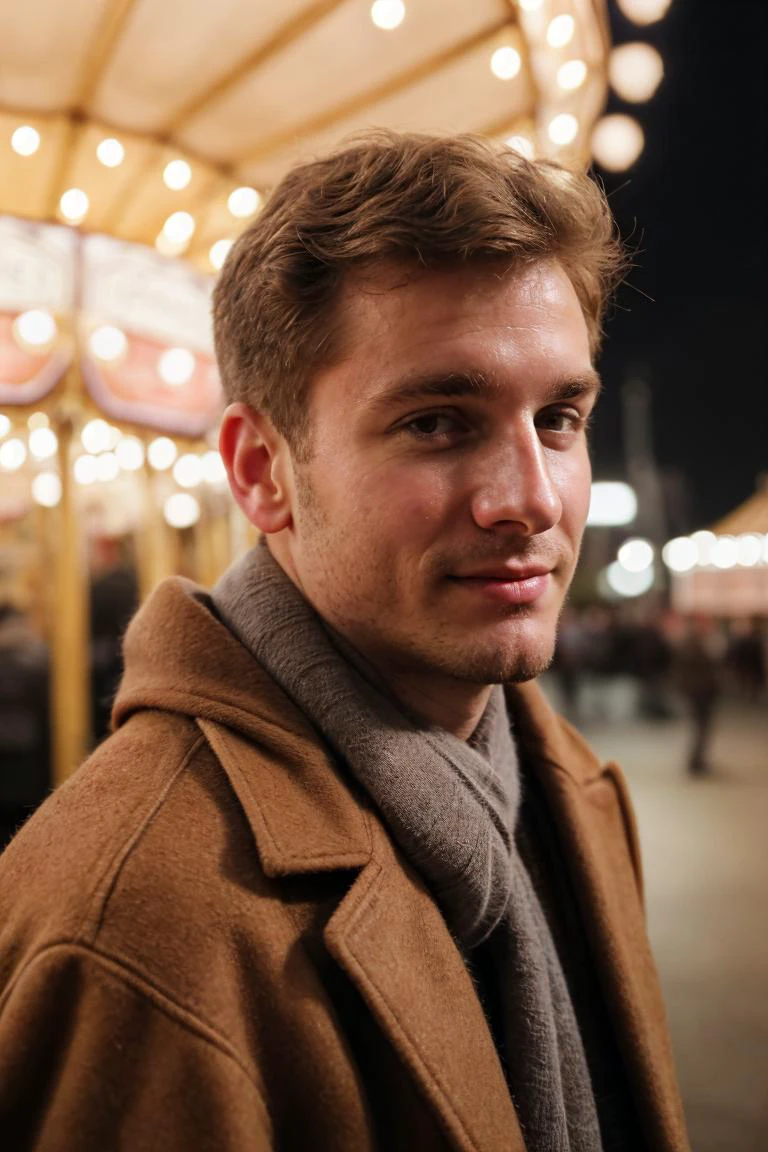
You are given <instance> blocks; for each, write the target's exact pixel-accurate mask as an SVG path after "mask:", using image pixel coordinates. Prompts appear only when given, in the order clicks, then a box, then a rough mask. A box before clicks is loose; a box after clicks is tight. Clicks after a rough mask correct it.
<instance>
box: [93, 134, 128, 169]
mask: <svg viewBox="0 0 768 1152" xmlns="http://www.w3.org/2000/svg"><path fill="white" fill-rule="evenodd" d="M96 156H97V158H98V160H99V163H100V164H103V165H104V167H105V168H119V167H120V165H121V164H122V162H123V160H125V148H123V146H122V144H121V143H120V141H119V140H115V138H114V136H108V137H106V139H104V140H102V141H100V143H99V145H98V147H97V148H96Z"/></svg>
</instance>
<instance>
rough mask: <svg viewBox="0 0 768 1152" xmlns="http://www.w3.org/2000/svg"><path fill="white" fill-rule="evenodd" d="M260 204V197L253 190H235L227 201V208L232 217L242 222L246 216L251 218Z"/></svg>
mask: <svg viewBox="0 0 768 1152" xmlns="http://www.w3.org/2000/svg"><path fill="white" fill-rule="evenodd" d="M260 204H261V196H259V194H258V192H257V191H256V189H255V188H245V187H244V188H235V190H234V192H230V194H229V199H228V200H227V208H229V211H230V212H231V213H232V215H233V216H237V217H238V218H239V219H243V220H244V219H245V217H246V216H253V214H254V212H255V211H256V210H257V209H258V207H259V205H260Z"/></svg>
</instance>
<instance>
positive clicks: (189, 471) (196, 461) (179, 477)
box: [173, 452, 203, 488]
mask: <svg viewBox="0 0 768 1152" xmlns="http://www.w3.org/2000/svg"><path fill="white" fill-rule="evenodd" d="M173 478H174V480H175V481H176V483H177V484H178V485H179V487H180V488H196V487H197V485H198V484H199V483H200V481H201V480H202V479H203V465H202V462H201V460H200V457H199V456H196V455H195V453H194V452H185V453H184V455H183V456H179V458H178V460H177V461H176V463H175V464H174V466H173Z"/></svg>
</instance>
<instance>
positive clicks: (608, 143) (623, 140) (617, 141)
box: [592, 113, 645, 172]
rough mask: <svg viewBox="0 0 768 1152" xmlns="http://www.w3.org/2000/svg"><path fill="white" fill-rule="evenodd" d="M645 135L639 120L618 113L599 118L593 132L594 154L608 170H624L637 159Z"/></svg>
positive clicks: (643, 143)
mask: <svg viewBox="0 0 768 1152" xmlns="http://www.w3.org/2000/svg"><path fill="white" fill-rule="evenodd" d="M644 145H645V136H644V134H643V130H642V128H641V127H640V125H639V124H638V122H637V120H633V118H632V117H631V116H624V115H622V114H621V113H616V114H615V115H611V116H603V118H602V119H601V120H598V122H597V124H596V125H595V129H594V131H593V133H592V154H593V156H594V157H595V160H597V162H598V164H600V165H602V167H603V168H605V169H606V170H607V171H608V172H623V171H624V169H625V168H630V167H631V166H632V165H633V164H634V162H635V161H636V160H637V158H638V156H639V155H640V153H641V152H642V150H643V147H644Z"/></svg>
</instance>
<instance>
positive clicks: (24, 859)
mask: <svg viewBox="0 0 768 1152" xmlns="http://www.w3.org/2000/svg"><path fill="white" fill-rule="evenodd" d="M126 651H127V672H126V676H125V680H124V682H123V685H122V688H121V691H120V694H119V698H118V702H117V705H116V709H115V721H116V724H117V731H116V733H115V734H114V735H113V736H112V737H111V738H110V739H109V740H108V741H107V742H106V743H105V744H103V745H102V746H101V748H99V749H98V751H97V752H96V753H95V754H94V755H93V756H92V757H91V758H90V759H89V760H88V761H87V762H86V764H85V765H83V767H82V768H81V769H80V770H79V771H78V772H77V773H76V774H75V776H74V777H73V778H72V779H71V780H70V781H69V782H68V783H67V784H66V785H64V786H63V787H62V788H60V789H59V790H58V791H57V792H56V793H55V794H54V795H53V796H52V797H50V798H49V800H48V801H47V802H46V803H45V804H44V805H43V807H42V809H40V810H39V811H38V812H37V813H36V814H35V816H33V817H32V819H31V820H30V821H29V822H28V823H27V825H26V826H25V827H24V829H23V830H22V831H21V833H20V834H19V835H18V836H17V837H16V839H15V840H14V841H13V842H12V844H11V846H10V847H9V848H8V849H7V851H6V852H5V854H4V855H3V857H2V858H0V1146H2V1148H3V1149H8V1152H21V1150H23V1149H31V1148H35V1149H37V1150H39V1152H91V1150H93V1152H111V1150H112V1149H121V1150H123V1149H124V1150H126V1152H192V1150H195V1152H208V1150H210V1152H264V1150H266V1149H275V1150H278V1149H279V1150H280V1152H292V1150H297V1152H298V1150H305V1149H306V1150H309V1149H311V1150H312V1152H374V1150H376V1152H390V1150H396V1152H448V1150H453V1152H458V1150H463V1152H523V1147H524V1146H523V1142H522V1138H521V1135H520V1130H519V1126H518V1124H517V1120H516V1117H515V1113H514V1110H513V1106H512V1104H511V1101H510V1097H509V1093H508V1091H507V1088H506V1085H505V1082H504V1077H503V1073H502V1070H501V1067H500V1064H499V1060H498V1058H497V1055H496V1051H495V1048H494V1044H493V1041H492V1039H491V1035H490V1033H489V1030H488V1027H487V1025H486V1021H485V1017H484V1015H483V1011H482V1008H481V1006H480V1003H479V1002H478V999H477V996H476V994H475V992H474V990H473V986H472V982H471V979H470V977H469V976H468V974H467V971H466V968H465V966H464V964H463V962H462V959H461V957H460V955H459V953H458V951H457V949H456V947H455V946H454V943H453V941H452V939H451V937H450V935H449V933H448V931H447V929H446V926H445V923H444V921H443V919H442V917H441V915H440V912H439V911H438V909H437V907H436V906H435V904H434V903H433V901H432V899H431V898H430V896H429V894H428V893H427V891H426V889H425V887H424V885H423V883H422V882H421V880H420V879H419V877H418V876H417V875H416V874H415V873H414V872H413V870H412V869H411V868H410V867H409V866H408V865H407V863H406V862H405V861H404V860H403V859H402V857H401V856H400V855H399V854H398V853H397V851H396V850H395V849H394V848H393V845H392V842H391V840H390V838H389V836H388V835H387V833H386V831H385V830H384V828H383V827H382V825H381V823H380V822H379V820H378V819H377V818H376V816H375V815H374V813H373V812H372V811H371V810H370V808H369V806H368V805H367V804H366V802H365V800H364V798H363V797H362V796H361V795H360V794H359V793H358V792H356V791H355V790H354V789H353V788H352V787H351V786H350V784H349V782H348V781H347V780H346V779H344V778H342V776H341V774H340V772H339V770H338V768H337V767H336V766H335V765H334V764H333V762H332V761H331V759H330V758H329V756H328V754H327V752H326V750H325V748H324V747H323V745H322V744H321V742H320V741H319V739H318V737H317V735H316V733H315V732H314V731H313V729H311V728H310V726H309V725H308V723H307V721H306V720H305V719H304V717H303V716H302V714H301V713H300V712H298V711H297V709H296V708H295V706H294V705H293V704H292V703H291V702H290V701H289V700H288V699H287V697H286V696H285V695H284V694H283V693H282V691H281V690H280V689H279V688H278V687H277V686H276V685H275V683H274V682H273V681H272V680H270V678H269V677H268V676H267V675H266V673H265V672H264V671H263V670H262V669H260V667H259V666H258V665H257V664H256V663H255V661H254V660H253V659H252V658H251V657H250V656H249V655H248V654H247V653H246V651H245V649H244V648H242V647H241V646H240V645H239V643H238V642H237V641H236V640H235V639H234V638H233V637H232V636H231V635H230V634H229V633H228V632H227V631H226V630H225V629H224V628H223V626H222V625H221V624H219V623H218V622H217V621H216V620H215V618H214V617H213V616H212V615H211V614H210V613H209V612H208V611H207V610H206V608H205V607H204V606H203V605H202V604H201V603H200V602H199V600H198V599H197V598H196V593H195V589H194V586H193V585H191V584H189V583H188V582H186V581H182V580H172V581H168V582H166V583H165V584H164V585H162V586H161V587H160V589H159V590H158V591H157V592H156V593H155V595H154V596H153V598H152V599H151V600H150V601H149V603H148V604H147V605H146V606H145V608H144V609H142V611H141V612H140V613H139V615H138V617H137V618H136V619H135V621H134V623H133V625H132V627H131V629H130V631H129V634H128V639H127V646H126ZM512 707H513V709H514V712H515V720H516V725H517V732H518V737H519V741H520V745H521V755H522V756H523V757H524V758H525V760H526V763H527V764H528V765H530V768H531V770H532V771H535V772H536V773H537V774H538V776H539V777H540V779H541V781H542V783H543V786H544V789H545V793H546V797H547V802H548V804H549V807H550V811H551V815H552V817H553V819H554V821H555V823H556V826H557V828H558V830H559V835H560V838H561V843H562V847H563V851H564V853H565V858H566V860H567V861H568V867H569V869H570V870H571V872H572V879H573V882H574V884H575V886H576V889H577V891H578V893H579V896H580V906H581V912H582V916H583V921H584V924H585V927H586V930H587V933H588V937H589V940H590V942H591V946H592V950H593V954H594V961H595V964H596V966H597V971H598V973H599V976H600V980H601V984H602V987H603V990H604V994H605V997H606V1001H607V1003H608V1005H609V1008H610V1011H611V1015H612V1018H613V1021H614V1024H615V1028H616V1032H617V1036H618V1039H619V1045H620V1049H621V1052H622V1054H623V1058H624V1061H625V1064H626V1069H627V1074H628V1077H629V1081H630V1084H631V1087H632V1091H633V1094H634V1097H635V1100H636V1102H637V1107H638V1113H639V1115H640V1116H641V1117H642V1124H643V1129H644V1136H645V1144H646V1147H647V1148H648V1150H649V1152H683V1150H684V1149H686V1148H687V1147H688V1145H687V1141H686V1137H685V1133H684V1126H683V1120H682V1116H681V1108H680V1101H679V1097H678V1090H677V1086H676V1082H675V1074H674V1070H673V1065H672V1058H671V1054H670V1047H669V1041H668V1037H667V1028H666V1023H665V1017H664V1009H663V1006H662V1002H661V997H660V993H659V987H658V983H657V977H656V972H655V970H654V965H653V961H652V959H651V955H650V952H649V949H648V943H647V940H646V933H645V924H644V915H643V909H642V904H641V895H640V866H639V860H638V848H637V837H636V832H635V826H634V821H633V816H632V812H631V808H630V804H629V800H628V797H627V792H626V788H625V785H624V782H623V779H622V776H621V773H620V772H619V770H618V769H617V768H616V767H615V766H614V765H611V764H608V765H605V766H601V765H600V764H599V763H598V761H597V760H596V759H595V757H594V755H593V754H592V752H591V751H590V750H589V749H588V747H587V746H586V744H585V743H584V741H583V740H582V739H581V738H580V737H579V736H578V734H577V733H576V732H574V731H573V729H571V728H570V727H569V726H568V725H567V724H565V723H564V722H563V721H562V720H559V719H558V718H556V717H555V715H554V714H553V713H552V711H551V710H550V708H549V706H548V705H547V703H546V702H545V700H544V698H543V697H542V695H541V693H540V691H539V689H538V688H537V687H536V686H535V685H533V684H530V685H526V686H524V687H521V688H515V689H514V690H513V693H512Z"/></svg>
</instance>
